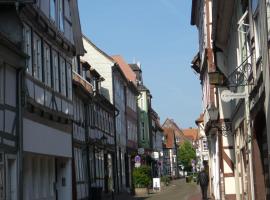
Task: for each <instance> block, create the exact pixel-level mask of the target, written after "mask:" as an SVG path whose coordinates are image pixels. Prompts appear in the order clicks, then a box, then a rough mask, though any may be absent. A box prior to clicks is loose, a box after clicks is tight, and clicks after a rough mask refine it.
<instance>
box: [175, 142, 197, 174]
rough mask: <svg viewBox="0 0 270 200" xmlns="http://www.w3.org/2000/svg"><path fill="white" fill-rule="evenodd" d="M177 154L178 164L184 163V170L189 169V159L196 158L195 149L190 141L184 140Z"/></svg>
mask: <svg viewBox="0 0 270 200" xmlns="http://www.w3.org/2000/svg"><path fill="white" fill-rule="evenodd" d="M177 156H178V161H179V162H180V163H179V164H182V165H184V167H185V170H186V169H191V161H192V160H195V159H196V151H195V149H194V148H193V146H192V144H191V143H190V142H188V141H185V142H184V143H183V144H181V146H180V148H179V149H178V155H177Z"/></svg>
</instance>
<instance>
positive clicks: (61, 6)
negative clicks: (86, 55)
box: [59, 0, 64, 32]
mask: <svg viewBox="0 0 270 200" xmlns="http://www.w3.org/2000/svg"><path fill="white" fill-rule="evenodd" d="M59 29H60V30H61V31H63V32H64V2H63V0H59Z"/></svg>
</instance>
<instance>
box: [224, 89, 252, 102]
mask: <svg viewBox="0 0 270 200" xmlns="http://www.w3.org/2000/svg"><path fill="white" fill-rule="evenodd" d="M246 97H248V95H247V93H246V92H242V93H234V92H232V91H230V90H223V91H222V92H221V99H222V101H224V102H230V101H231V100H233V99H244V98H246Z"/></svg>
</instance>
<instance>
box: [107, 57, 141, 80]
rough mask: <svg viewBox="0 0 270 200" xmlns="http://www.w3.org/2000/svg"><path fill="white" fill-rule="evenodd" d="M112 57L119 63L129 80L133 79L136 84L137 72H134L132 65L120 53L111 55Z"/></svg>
mask: <svg viewBox="0 0 270 200" xmlns="http://www.w3.org/2000/svg"><path fill="white" fill-rule="evenodd" d="M111 57H112V59H113V60H114V61H115V62H116V63H117V64H118V65H119V67H120V69H121V70H122V72H123V73H124V75H125V77H126V78H127V80H128V81H132V82H133V83H134V85H136V74H135V73H134V72H133V70H132V69H131V67H130V66H129V65H128V64H127V63H126V61H125V60H124V59H123V58H122V56H120V55H115V56H111Z"/></svg>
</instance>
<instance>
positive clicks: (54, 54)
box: [52, 51, 59, 92]
mask: <svg viewBox="0 0 270 200" xmlns="http://www.w3.org/2000/svg"><path fill="white" fill-rule="evenodd" d="M52 59H53V60H52V64H53V68H52V69H53V88H54V90H55V91H56V92H59V65H58V53H57V52H56V51H52Z"/></svg>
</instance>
